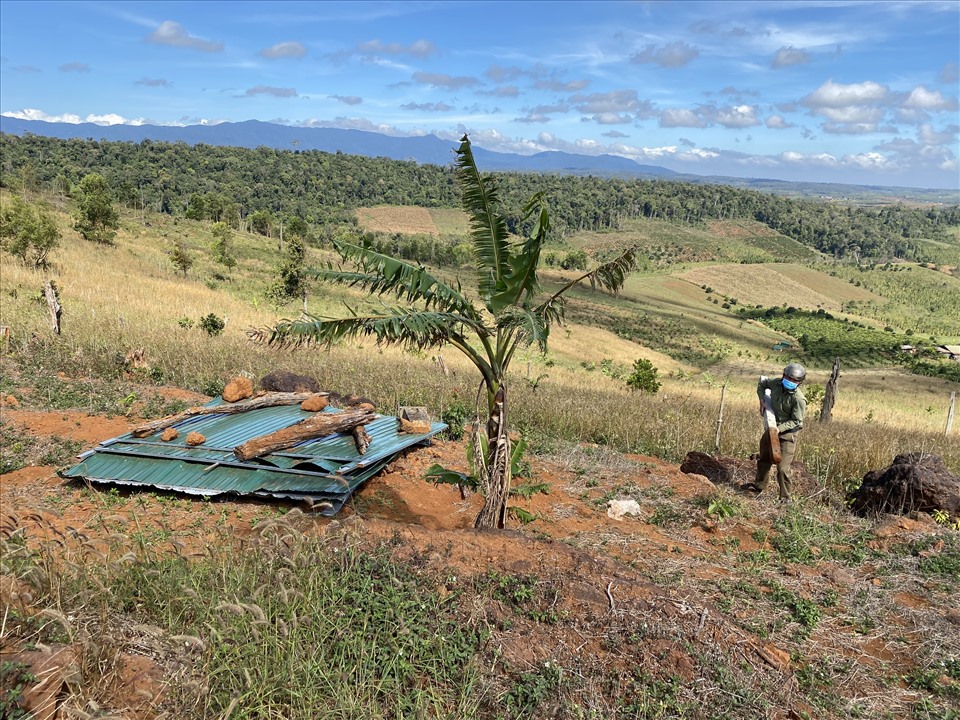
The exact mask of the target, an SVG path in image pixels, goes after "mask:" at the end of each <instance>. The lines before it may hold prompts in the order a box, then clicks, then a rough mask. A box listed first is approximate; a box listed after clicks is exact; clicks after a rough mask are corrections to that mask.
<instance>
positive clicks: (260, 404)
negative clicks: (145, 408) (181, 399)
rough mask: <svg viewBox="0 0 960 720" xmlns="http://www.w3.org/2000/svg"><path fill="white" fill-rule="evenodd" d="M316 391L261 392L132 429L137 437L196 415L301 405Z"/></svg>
mask: <svg viewBox="0 0 960 720" xmlns="http://www.w3.org/2000/svg"><path fill="white" fill-rule="evenodd" d="M315 394H316V393H260V394H259V395H254V396H253V397H252V398H249V399H247V400H241V401H240V402H235V403H230V404H224V405H215V406H213V407H207V406H205V407H192V408H187V409H186V410H184V411H183V412H179V413H177V414H176V415H168V416H167V417H163V418H160V419H159V420H153V421H152V422H148V423H146V424H145V425H140V426H139V427H136V428H134V429H133V430H132V431H131V433H130V434H131V435H133V436H134V437H137V438H142V437H146V436H147V435H153V433H155V432H157V431H158V430H163V429H164V428H168V427H170V426H171V425H176V424H177V423H178V422H180V421H181V420H186V419H187V418H192V417H196V416H197V415H233V414H234V413H242V412H248V411H250V410H259V409H260V408H265V407H276V406H278V405H299V404H300V403H302V402H303V401H304V400H306V399H307V398H308V397H311V396H312V395H315Z"/></svg>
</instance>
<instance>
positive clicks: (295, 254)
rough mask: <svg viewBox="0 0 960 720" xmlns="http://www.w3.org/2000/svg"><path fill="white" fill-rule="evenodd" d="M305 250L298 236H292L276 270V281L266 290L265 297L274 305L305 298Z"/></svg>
mask: <svg viewBox="0 0 960 720" xmlns="http://www.w3.org/2000/svg"><path fill="white" fill-rule="evenodd" d="M306 255H307V253H306V249H305V248H304V246H303V239H302V238H301V237H300V236H299V235H292V236H291V237H290V240H289V242H287V247H286V250H285V251H284V259H283V261H282V262H281V263H280V267H279V268H277V279H276V280H275V281H274V282H273V284H272V285H271V286H270V288H269V290H267V297H268V298H269V299H270V300H271V301H272V302H274V303H275V304H276V305H278V306H279V305H282V304H283V303H285V302H287V301H288V300H292V299H294V298H305V297H306V293H307V270H306V267H305V266H304V263H303V261H304V259H305V258H306Z"/></svg>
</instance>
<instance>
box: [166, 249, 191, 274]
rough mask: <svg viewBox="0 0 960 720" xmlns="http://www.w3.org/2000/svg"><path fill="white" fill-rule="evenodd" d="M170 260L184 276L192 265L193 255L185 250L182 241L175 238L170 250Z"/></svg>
mask: <svg viewBox="0 0 960 720" xmlns="http://www.w3.org/2000/svg"><path fill="white" fill-rule="evenodd" d="M170 262H172V263H173V266H174V267H175V268H176V269H177V270H178V271H179V272H180V274H181V275H183V276H184V277H186V276H187V271H188V270H189V269H190V268H191V267H193V256H192V255H191V254H190V253H189V252H188V251H187V248H186V247H184V245H183V243H182V242H180V241H179V240H177V241H176V242H175V243H174V244H173V250H171V251H170Z"/></svg>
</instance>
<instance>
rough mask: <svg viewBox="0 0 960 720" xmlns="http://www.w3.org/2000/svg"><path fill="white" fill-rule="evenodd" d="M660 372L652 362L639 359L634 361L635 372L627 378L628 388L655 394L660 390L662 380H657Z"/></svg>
mask: <svg viewBox="0 0 960 720" xmlns="http://www.w3.org/2000/svg"><path fill="white" fill-rule="evenodd" d="M659 372H660V371H659V370H657V368H656V367H654V365H653V363H652V362H650V361H649V360H647V359H646V358H638V359H637V360H634V361H633V372H632V373H630V375H628V376H627V387H628V388H630V389H631V390H639V391H640V392H647V393H650V394H654V393H656V392H657V391H658V390H659V389H660V380H659V379H658V378H657V375H658V373H659Z"/></svg>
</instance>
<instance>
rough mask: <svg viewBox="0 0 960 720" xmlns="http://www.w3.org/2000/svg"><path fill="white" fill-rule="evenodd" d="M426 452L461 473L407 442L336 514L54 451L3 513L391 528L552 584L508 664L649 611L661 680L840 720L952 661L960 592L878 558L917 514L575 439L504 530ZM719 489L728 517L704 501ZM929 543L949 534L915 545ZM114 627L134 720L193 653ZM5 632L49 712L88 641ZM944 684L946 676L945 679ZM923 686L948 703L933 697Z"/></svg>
mask: <svg viewBox="0 0 960 720" xmlns="http://www.w3.org/2000/svg"><path fill="white" fill-rule="evenodd" d="M202 399H203V398H202V397H200V396H196V397H194V398H191V401H193V400H196V401H198V402H199V401H201V400H202ZM3 421H4V422H5V423H10V424H13V425H16V426H19V427H21V428H26V429H28V431H29V433H30V434H31V435H34V436H37V437H45V438H47V439H51V438H52V439H54V441H56V440H55V439H56V438H68V439H71V440H73V441H76V442H79V443H80V444H81V445H82V447H83V448H84V449H86V448H91V447H93V446H95V445H96V443H97V442H99V441H102V440H105V439H107V438H111V437H115V436H117V435H120V434H123V433H125V432H127V431H129V429H130V428H131V427H132V426H133V425H134V424H136V422H135V419H134V418H131V417H103V416H91V415H85V414H80V413H75V412H39V411H35V410H25V409H20V408H17V407H11V406H10V405H9V404H7V405H5V406H4V407H3ZM434 463H440V464H441V465H445V466H448V467H452V468H460V469H463V467H464V463H465V461H464V449H463V446H462V444H461V443H458V442H446V441H437V442H434V443H432V444H431V445H429V446H426V447H420V448H414V449H412V450H410V451H408V452H407V453H405V454H404V455H403V456H401V457H399V458H397V459H396V460H395V461H394V462H392V463H391V465H390V466H389V467H388V468H387V469H386V471H385V472H383V473H381V474H380V475H379V476H377V477H375V478H374V479H372V480H371V481H369V482H368V483H367V484H366V485H365V486H364V487H362V488H361V490H360V491H359V492H358V493H357V495H356V496H355V497H354V498H353V499H352V500H351V502H350V503H349V504H348V505H347V507H346V508H345V509H344V511H343V512H342V513H341V515H340V517H338V518H336V519H334V520H331V519H327V518H323V517H320V516H316V515H312V514H311V513H310V512H309V509H306V508H300V507H294V506H291V505H288V504H286V505H285V504H283V503H277V502H262V501H251V500H245V499H242V498H233V499H228V500H215V501H207V500H202V499H199V498H193V497H189V496H177V495H173V494H164V493H153V492H149V491H129V490H123V489H118V490H109V489H106V488H101V487H97V488H88V487H85V486H84V485H83V484H78V483H71V482H65V481H64V480H62V479H60V478H59V477H58V476H57V474H56V470H57V468H56V467H50V466H32V467H25V468H22V469H20V470H17V471H15V472H11V473H8V474H6V475H3V476H0V506H2V523H3V525H2V528H0V529H2V532H3V533H4V534H5V536H7V537H9V536H10V535H12V534H15V533H20V534H21V535H22V536H23V537H24V538H25V539H26V540H27V542H29V543H34V544H39V543H43V542H45V541H55V542H59V543H60V545H62V546H63V547H65V548H66V547H68V546H70V545H74V546H77V545H79V546H85V547H90V548H94V549H98V550H99V551H101V552H107V548H108V546H109V544H110V542H109V541H110V538H111V536H113V535H115V534H116V533H121V532H126V533H131V532H133V531H136V532H137V533H139V536H140V537H142V538H154V540H153V541H154V542H156V543H157V544H158V546H162V547H164V548H166V549H167V551H169V552H177V553H181V554H184V555H187V556H190V555H202V554H203V553H204V552H205V548H206V547H207V546H208V544H209V543H211V542H217V541H219V540H218V538H222V537H223V531H224V530H227V531H229V533H230V534H231V535H232V536H234V537H236V538H239V539H242V538H252V537H255V536H256V535H257V533H258V532H259V527H261V526H262V525H263V523H264V522H267V521H269V520H271V519H275V518H278V517H281V516H282V517H285V518H287V519H288V520H289V521H290V522H293V523H295V524H296V527H297V528H298V529H299V530H300V531H301V532H304V533H318V534H324V533H332V532H344V531H349V532H350V533H353V534H355V535H356V536H357V537H359V538H361V539H362V541H363V542H370V543H374V542H377V541H378V540H383V539H388V538H392V539H393V543H394V547H395V552H396V554H397V555H398V557H406V558H410V557H417V558H419V560H420V561H421V562H425V563H427V564H428V565H432V566H435V567H440V568H445V569H446V572H448V573H454V574H464V575H470V574H476V573H481V572H486V571H490V570H496V571H499V572H502V573H517V574H534V575H538V576H540V577H541V578H543V579H544V581H545V582H546V581H548V582H550V583H553V585H554V586H555V587H556V588H558V592H557V598H558V599H557V605H558V608H559V609H561V610H562V611H563V613H564V617H566V618H568V619H569V622H565V623H561V624H559V625H557V624H552V625H551V624H542V623H536V622H525V623H520V624H517V625H515V626H514V627H513V628H512V629H510V630H505V631H501V632H499V633H498V634H497V635H496V641H497V642H499V643H500V644H501V651H502V653H503V655H504V657H506V658H507V659H508V660H509V662H510V663H511V664H512V665H513V666H514V667H524V666H529V667H534V666H537V665H538V664H542V663H543V662H545V661H551V660H553V661H557V662H568V663H574V662H582V661H583V660H582V659H583V658H590V661H591V662H595V663H599V664H605V665H606V666H609V667H611V668H613V667H615V666H622V665H623V664H624V663H636V662H645V661H646V660H639V659H638V656H636V655H627V654H624V653H623V651H617V650H616V649H613V650H611V648H612V647H614V648H615V647H616V646H615V644H612V643H611V641H610V639H611V637H614V636H619V634H624V635H625V634H626V633H628V631H629V628H630V627H633V626H636V625H637V624H640V623H642V624H643V626H644V627H646V626H647V624H653V625H654V626H656V627H659V628H661V629H662V630H663V631H662V632H660V633H659V634H657V633H654V634H653V635H652V636H651V639H650V640H649V642H648V644H647V646H645V647H644V649H643V651H642V656H643V658H646V659H647V660H649V661H650V662H651V663H655V665H656V667H657V668H658V669H659V671H660V673H661V674H662V675H663V676H665V677H677V678H680V679H681V681H683V682H695V681H696V670H695V661H696V660H697V656H698V655H701V656H706V655H709V654H710V653H718V656H719V655H723V656H724V657H727V658H731V657H733V658H736V659H738V662H739V663H740V664H741V665H742V666H743V668H745V670H744V672H745V673H746V674H745V677H749V678H751V679H750V680H748V682H753V683H755V684H756V685H757V686H758V687H759V686H762V687H764V688H770V687H774V688H777V690H776V691H771V692H775V695H773V696H771V697H770V698H769V700H770V702H769V710H768V711H767V712H766V716H768V717H783V718H787V717H802V716H803V714H804V713H806V715H807V716H808V717H845V716H847V714H848V712H849V708H850V707H854V706H855V707H857V708H860V709H861V711H863V712H867V713H868V715H867V716H872V717H908V716H909V713H910V712H911V708H913V707H914V706H915V703H916V702H917V701H918V699H919V698H920V697H921V693H920V692H919V691H918V690H917V689H916V688H915V687H911V686H910V684H909V683H905V682H904V681H903V678H904V677H905V676H907V675H908V674H909V673H911V672H914V671H915V670H916V669H917V668H918V667H926V666H929V665H930V662H931V660H930V658H929V657H928V656H927V655H925V654H924V647H925V645H928V644H929V643H931V642H936V643H938V652H939V653H940V654H941V655H942V656H946V657H948V658H954V659H955V658H957V657H958V652H960V640H958V638H960V613H958V611H957V609H956V607H957V602H956V601H957V599H958V594H957V591H956V588H955V587H953V588H952V589H951V588H950V587H949V583H948V584H946V585H945V584H944V583H943V582H940V581H939V580H938V579H937V578H936V577H934V578H925V577H924V576H923V575H918V574H917V573H915V572H913V571H912V570H911V568H910V567H904V566H902V564H897V563H893V564H891V563H890V562H888V561H887V560H886V559H884V557H883V556H882V555H881V554H880V553H887V552H892V551H893V550H895V549H896V548H898V547H900V546H902V545H903V544H904V543H909V542H911V541H914V540H916V539H918V538H920V539H922V538H924V537H927V536H930V535H933V534H936V533H938V532H940V531H941V528H939V527H938V526H936V524H935V523H933V521H932V520H931V519H930V518H928V517H926V516H920V517H918V518H914V519H909V518H881V519H879V520H877V521H866V520H858V519H855V518H852V517H851V516H849V515H848V514H847V513H845V512H844V511H843V510H842V509H839V510H838V509H837V508H833V507H830V506H829V505H828V504H826V503H824V502H822V499H823V496H824V495H823V493H822V491H820V490H819V489H818V488H816V487H815V485H810V484H809V483H808V484H807V485H806V486H805V488H804V492H805V494H806V497H801V498H800V499H799V502H798V505H797V506H794V507H793V508H784V507H781V506H779V505H778V504H777V503H776V502H775V498H767V497H764V496H761V497H759V498H757V497H754V496H747V495H743V494H741V493H739V492H738V490H737V488H736V486H735V484H731V485H726V486H722V487H717V486H715V485H713V484H712V483H710V482H709V481H708V480H707V479H706V478H703V477H702V476H697V475H686V474H684V473H682V472H680V471H679V469H678V468H677V467H676V466H675V465H671V464H668V463H665V462H662V461H660V460H658V459H656V458H652V457H642V456H623V455H619V454H616V453H613V452H610V451H607V450H605V449H603V448H599V447H592V446H581V447H574V448H569V449H568V450H566V451H564V452H561V453H555V454H553V455H551V456H547V457H541V456H531V458H530V471H529V473H528V477H526V478H520V479H519V480H517V481H516V483H515V484H523V483H537V484H543V485H544V487H545V489H546V490H547V492H546V493H541V494H535V495H533V496H531V497H530V498H529V499H528V500H522V499H520V498H518V499H517V501H516V503H515V504H516V505H518V506H520V507H522V508H523V509H525V510H526V511H527V512H528V513H531V514H532V516H533V517H534V520H533V521H532V522H528V523H526V524H521V523H520V522H518V521H517V520H516V519H514V520H513V521H512V524H511V527H510V528H508V530H506V531H502V532H479V531H476V530H474V529H473V520H474V518H475V516H476V514H477V512H478V510H479V508H480V504H481V499H480V498H479V497H478V496H476V495H469V494H468V495H466V496H464V495H463V494H462V493H461V492H460V490H459V489H458V488H456V487H453V486H447V485H441V486H434V485H431V484H428V483H427V482H425V481H424V480H423V479H422V478H423V475H424V472H425V470H426V469H427V468H428V467H429V466H430V465H432V464H434ZM744 473H745V476H744V477H743V478H737V480H738V481H742V480H747V479H749V468H747V469H745V471H744ZM618 499H634V500H635V501H636V502H637V504H638V506H639V508H640V512H639V514H638V515H626V516H624V517H622V518H620V519H615V518H614V517H611V516H609V515H608V512H607V511H608V506H609V502H610V501H611V500H618ZM718 499H719V500H722V501H723V505H724V506H725V507H727V508H729V509H730V512H729V513H727V512H720V511H718V510H717V507H718V506H716V505H711V503H715V502H716V501H717V500H718ZM790 513H792V515H790ZM724 515H728V516H726V517H725V516H724ZM791 518H792V520H790V519H791ZM802 518H809V519H810V520H811V522H814V521H815V522H816V523H820V524H821V525H826V526H831V527H832V526H838V527H839V528H840V530H839V531H838V532H837V533H836V534H835V535H834V536H833V539H832V540H831V541H830V542H833V543H835V544H837V545H843V544H844V543H847V542H849V543H850V544H851V546H852V545H853V544H854V538H856V537H858V536H859V537H867V538H868V539H867V540H866V541H865V542H866V544H865V546H864V547H865V548H869V551H872V552H874V553H875V554H874V556H872V557H866V558H865V559H862V560H861V561H860V562H840V561H838V560H836V559H835V558H836V557H838V553H837V552H836V550H837V548H836V547H818V546H816V545H815V544H814V543H815V542H819V539H818V537H815V536H811V538H810V543H809V547H808V548H807V550H809V553H808V556H809V559H808V560H805V561H803V562H797V561H794V560H790V559H784V558H783V557H781V555H782V553H780V552H778V550H777V548H775V546H774V544H773V540H774V538H776V537H777V533H778V531H777V529H776V528H778V527H780V528H782V527H783V523H784V522H786V521H788V520H789V521H790V522H799V521H800V520H799V519H802ZM941 550H943V543H941V544H940V550H938V549H937V545H936V544H932V545H931V547H930V548H929V549H927V550H925V551H924V552H928V553H930V554H935V553H937V552H939V551H941ZM751 564H753V567H751ZM911 567H912V566H911ZM771 577H772V578H775V581H774V582H773V583H771V582H770V581H769V579H770V578H771ZM765 580H766V581H767V582H766V583H765V582H764V581H765ZM777 588H780V589H782V590H783V592H785V593H787V595H785V596H784V597H788V598H800V599H802V600H804V601H809V602H810V603H812V604H813V605H815V606H816V607H817V609H818V613H819V618H818V622H816V623H814V624H813V625H812V626H807V627H802V626H801V625H802V623H800V622H799V621H798V617H800V618H801V619H802V616H798V614H797V613H796V612H794V613H793V614H791V613H790V606H789V602H787V603H786V604H785V603H784V602H780V603H779V604H778V601H777V597H779V596H778V594H777V593H778V591H777ZM2 595H3V601H4V606H5V607H6V608H10V607H18V606H20V607H22V606H23V605H24V604H26V603H28V602H29V599H30V598H29V589H28V588H27V587H26V585H25V584H24V583H22V582H18V581H17V580H16V579H14V578H11V577H9V576H6V577H4V578H3V585H2ZM781 599H782V598H781ZM793 602H794V605H796V604H797V602H799V601H796V600H794V601H793ZM794 609H795V608H794ZM668 630H669V631H668ZM124 631H125V632H126V633H127V635H128V636H129V642H128V643H127V646H126V648H125V650H124V652H123V657H122V658H121V659H120V661H119V662H118V663H117V665H116V667H117V671H116V677H115V682H114V685H113V687H114V688H115V690H114V694H113V697H112V698H111V702H110V703H109V705H110V709H111V710H112V711H114V712H116V713H118V714H120V715H121V716H123V717H128V718H154V717H158V716H160V715H161V714H162V707H163V699H164V694H165V692H166V688H167V684H168V682H169V681H170V674H171V672H172V671H173V669H175V668H176V667H178V666H179V665H181V664H183V663H184V662H189V658H188V657H187V658H185V657H182V656H178V655H177V654H176V653H173V654H172V655H171V651H170V645H169V643H167V644H164V643H162V642H161V641H160V639H159V636H160V635H161V634H162V632H161V631H160V629H159V628H151V627H142V626H131V627H129V628H126V629H125V630H124ZM951 637H952V640H951V639H950V638H951ZM678 638H684V640H683V642H680V641H678ZM3 641H4V647H3V649H2V657H3V658H4V659H9V658H15V659H17V660H18V661H21V662H26V663H27V664H29V665H30V666H31V668H32V669H33V672H34V674H35V675H36V676H37V677H38V678H40V680H39V681H38V682H37V683H36V684H35V686H33V687H31V688H29V689H28V693H27V695H28V700H29V702H30V703H31V704H32V705H31V706H32V708H33V709H34V711H35V713H36V717H38V718H39V717H51V718H52V717H59V716H60V715H59V714H58V713H59V712H60V710H59V709H58V708H61V705H62V698H63V696H64V688H65V687H67V685H68V683H69V673H70V668H72V667H74V666H75V665H76V662H77V661H76V657H75V655H76V653H78V652H81V651H82V650H81V649H78V648H76V647H72V646H66V647H62V648H39V649H37V648H33V649H29V648H25V647H22V646H21V645H19V644H18V643H17V642H16V639H15V638H8V637H6V636H4V637H3ZM163 648H166V649H165V650H163ZM578 658H579V660H578ZM818 667H827V668H831V670H830V673H831V674H830V678H829V679H830V682H829V683H826V682H825V686H826V685H827V684H829V685H831V687H829V688H825V689H829V692H830V693H832V694H834V695H835V696H836V697H837V698H839V699H837V700H831V702H830V703H825V704H824V706H816V705H815V704H812V701H811V698H815V697H816V692H819V690H817V686H816V684H815V682H814V681H812V680H811V679H810V673H811V668H814V669H816V668H818ZM838 668H839V669H838ZM824 672H826V671H824ZM943 680H944V682H945V683H947V685H945V687H947V686H950V687H953V685H950V683H953V682H954V681H953V680H952V679H950V678H944V679H943ZM948 697H949V696H948ZM58 698H60V699H59V700H58ZM934 700H935V701H936V702H938V703H942V702H944V701H943V698H942V696H941V695H937V696H936V697H935V698H934ZM874 710H875V711H876V712H877V714H875V715H870V714H869V713H870V712H872V711H874ZM707 716H709V715H708V714H707V715H704V717H707ZM944 717H946V716H944Z"/></svg>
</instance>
